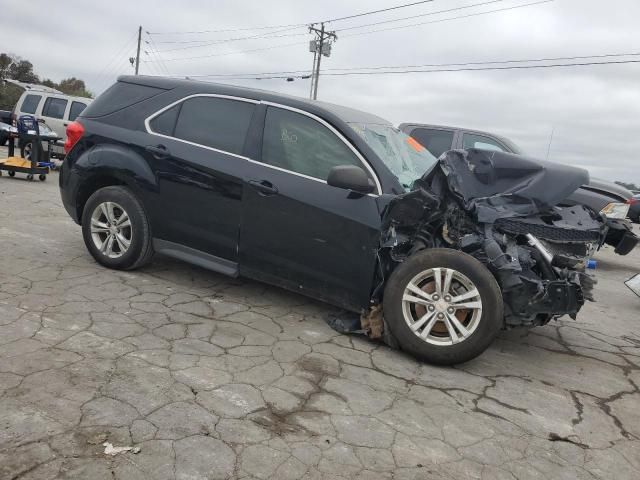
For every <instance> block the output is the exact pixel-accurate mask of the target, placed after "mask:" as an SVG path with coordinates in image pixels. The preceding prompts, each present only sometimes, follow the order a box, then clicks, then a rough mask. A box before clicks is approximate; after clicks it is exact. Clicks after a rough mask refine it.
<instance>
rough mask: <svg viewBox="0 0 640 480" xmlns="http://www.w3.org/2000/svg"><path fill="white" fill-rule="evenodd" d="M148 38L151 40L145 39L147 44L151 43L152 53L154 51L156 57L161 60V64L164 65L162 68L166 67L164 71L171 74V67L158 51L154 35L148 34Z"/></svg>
mask: <svg viewBox="0 0 640 480" xmlns="http://www.w3.org/2000/svg"><path fill="white" fill-rule="evenodd" d="M147 38H148V39H149V40H145V43H146V44H147V45H149V46H150V47H151V51H152V53H154V55H155V57H156V58H157V59H158V60H159V61H160V65H161V66H162V68H163V69H164V71H165V72H166V74H167V75H171V73H170V72H169V69H168V68H167V64H166V63H164V59H163V58H162V56H161V55H160V54H159V53H158V47H156V44H155V42H154V41H153V37H151V36H150V35H148V34H147Z"/></svg>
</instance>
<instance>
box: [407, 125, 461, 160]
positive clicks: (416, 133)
mask: <svg viewBox="0 0 640 480" xmlns="http://www.w3.org/2000/svg"><path fill="white" fill-rule="evenodd" d="M411 136H412V137H413V138H415V139H416V140H417V141H418V142H420V144H421V145H422V146H423V147H424V148H426V149H427V150H429V153H431V155H433V156H434V157H436V158H438V157H439V156H440V155H442V154H443V153H444V152H446V151H448V150H451V148H452V146H453V131H451V130H436V129H431V128H416V129H415V130H413V131H412V132H411Z"/></svg>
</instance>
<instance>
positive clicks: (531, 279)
mask: <svg viewBox="0 0 640 480" xmlns="http://www.w3.org/2000/svg"><path fill="white" fill-rule="evenodd" d="M588 180H589V174H588V172H587V171H586V170H583V169H579V168H574V167H569V166H563V165H558V164H553V163H548V162H542V161H539V160H534V159H530V158H527V157H522V156H517V155H512V154H508V153H503V152H491V151H486V150H476V149H471V150H467V151H465V150H452V151H449V152H446V153H445V154H443V156H442V157H441V158H440V159H439V162H438V163H437V164H436V165H435V166H434V167H433V168H432V169H431V170H429V171H428V172H427V173H426V174H425V175H424V176H423V177H422V178H421V179H419V180H417V181H416V182H415V183H414V185H413V188H412V190H411V191H410V192H408V193H405V194H402V195H399V196H397V197H395V198H394V199H392V200H391V202H390V203H389V204H388V206H387V208H386V210H385V212H384V217H383V235H382V239H381V245H380V249H379V252H378V255H379V258H380V269H381V272H380V278H379V280H380V284H379V286H378V288H376V289H375V290H374V293H373V298H372V301H373V303H374V304H375V303H381V302H382V301H383V299H382V298H380V297H381V295H382V293H381V292H382V290H383V288H382V286H383V285H384V282H385V279H386V278H388V277H389V275H390V273H391V272H392V271H393V269H394V268H395V267H396V266H397V265H398V264H400V263H402V262H403V261H404V260H405V259H406V258H408V257H409V256H411V255H412V254H414V253H416V252H418V251H420V250H423V249H429V248H449V249H455V250H459V251H462V252H465V253H467V254H469V255H471V256H473V257H475V258H476V259H477V260H479V261H480V262H482V263H483V264H484V265H486V267H487V268H488V269H489V270H490V271H491V273H492V274H493V275H494V277H495V278H496V280H497V282H498V284H499V286H500V289H501V291H502V295H503V300H504V314H505V315H504V316H505V326H506V327H514V326H538V325H544V324H546V323H547V322H549V321H550V320H551V319H552V318H554V317H559V316H562V315H570V316H571V317H572V318H575V317H576V315H577V313H578V311H579V310H580V308H581V307H582V305H583V304H584V302H585V300H593V293H592V290H593V285H594V283H595V279H594V278H593V277H592V276H590V275H589V274H588V273H587V270H586V266H587V261H588V259H589V258H590V257H591V256H592V254H593V253H594V252H595V251H596V250H597V249H598V248H600V246H601V245H602V242H603V239H604V237H605V235H606V228H607V227H606V226H605V224H604V223H603V222H602V220H601V219H600V218H599V215H598V214H597V213H595V212H593V211H591V210H589V209H588V208H587V207H584V206H580V205H578V206H572V207H565V208H561V207H558V206H557V205H558V204H559V203H561V202H562V200H564V199H565V198H566V197H568V196H569V195H570V194H571V193H572V192H573V191H575V190H576V189H577V188H578V187H580V186H581V185H583V184H585V183H587V182H588Z"/></svg>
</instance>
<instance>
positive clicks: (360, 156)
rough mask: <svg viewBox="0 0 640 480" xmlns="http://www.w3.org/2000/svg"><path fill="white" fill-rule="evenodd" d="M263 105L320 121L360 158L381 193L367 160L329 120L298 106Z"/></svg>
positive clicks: (377, 191)
mask: <svg viewBox="0 0 640 480" xmlns="http://www.w3.org/2000/svg"><path fill="white" fill-rule="evenodd" d="M260 103H262V104H264V105H269V106H272V107H276V108H282V109H283V110H290V111H292V112H295V113H299V114H301V115H305V116H307V117H309V118H312V119H314V120H315V121H317V122H318V123H320V124H321V125H324V126H325V127H327V128H328V129H329V131H331V132H332V133H333V134H334V135H335V136H336V137H338V138H339V139H340V140H342V142H343V143H344V144H345V145H346V146H347V147H349V149H350V150H351V151H352V152H353V153H354V155H355V156H356V157H357V158H358V160H360V163H362V165H363V166H364V168H365V169H366V170H367V171H368V172H369V173H370V174H371V177H372V178H373V180H374V183H375V184H376V192H375V195H376V196H377V195H381V194H382V185H381V184H380V180H379V179H378V175H376V172H375V171H374V170H373V167H372V166H371V165H370V164H369V162H367V161H366V160H365V158H364V157H363V156H362V155H361V154H360V152H359V151H358V150H357V149H356V148H355V147H354V146H353V145H352V144H351V142H349V141H348V140H347V139H346V138H344V135H342V134H341V133H340V132H339V131H338V130H336V129H335V128H334V127H333V125H331V124H330V123H329V122H327V121H326V120H324V119H322V118H320V117H318V116H317V115H314V114H313V113H309V112H306V111H304V110H300V109H299V108H295V107H290V106H288V105H282V104H280V103H274V102H267V101H263V102H260ZM264 165H268V164H266V163H265V164H264ZM280 170H284V171H287V172H291V170H285V169H280ZM291 173H296V174H297V175H302V174H299V173H297V172H291ZM302 176H304V177H306V178H314V177H309V176H307V175H302ZM315 180H318V181H320V182H323V183H327V182H326V180H320V179H319V178H316V179H315Z"/></svg>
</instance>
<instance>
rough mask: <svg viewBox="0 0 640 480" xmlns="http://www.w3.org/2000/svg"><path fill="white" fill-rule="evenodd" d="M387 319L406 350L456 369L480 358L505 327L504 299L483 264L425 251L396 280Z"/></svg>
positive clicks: (390, 285)
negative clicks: (456, 366)
mask: <svg viewBox="0 0 640 480" xmlns="http://www.w3.org/2000/svg"><path fill="white" fill-rule="evenodd" d="M383 308H384V318H385V321H386V323H387V325H388V326H389V328H390V329H391V333H392V334H393V336H394V337H395V338H396V339H397V340H398V343H399V344H400V347H401V348H402V350H405V351H407V352H409V353H411V354H412V355H415V356H416V357H418V358H420V359H422V360H425V361H427V362H429V363H434V364H439V365H453V364H457V363H462V362H466V361H468V360H471V359H472V358H475V357H477V356H478V355H480V354H481V353H482V352H483V351H484V350H486V348H487V347H488V346H489V345H490V344H491V343H492V342H493V340H494V339H495V337H496V335H497V334H498V332H499V331H500V329H501V327H502V325H503V322H504V312H503V303H502V294H501V291H500V287H499V286H498V283H497V282H496V280H495V278H494V277H493V275H492V274H491V272H490V271H489V270H488V269H487V268H486V267H485V266H484V265H483V264H482V263H480V262H479V261H478V260H477V259H475V258H473V257H472V256H470V255H467V254H466V253H463V252H459V251H457V250H451V249H443V248H438V249H429V250H423V251H421V252H419V253H416V254H415V255H412V256H411V257H409V258H407V259H406V260H405V261H404V262H403V263H402V264H401V265H399V266H398V267H397V268H396V269H395V270H394V272H393V273H392V274H391V276H390V278H389V280H388V281H387V285H386V287H385V291H384V301H383Z"/></svg>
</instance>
